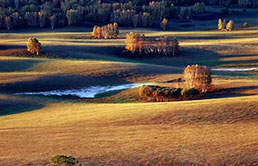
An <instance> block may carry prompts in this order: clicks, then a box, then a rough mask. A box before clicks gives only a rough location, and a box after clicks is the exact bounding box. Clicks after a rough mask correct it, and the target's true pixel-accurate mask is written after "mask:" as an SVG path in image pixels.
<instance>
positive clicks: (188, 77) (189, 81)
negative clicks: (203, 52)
mask: <svg viewBox="0 0 258 166" xmlns="http://www.w3.org/2000/svg"><path fill="white" fill-rule="evenodd" d="M183 80H184V88H185V89H192V88H194V89H197V90H199V92H207V91H208V90H209V88H210V86H211V82H212V78H211V73H210V70H209V69H208V67H207V66H200V65H192V66H189V65H188V66H187V67H186V68H185V69H184V73H183Z"/></svg>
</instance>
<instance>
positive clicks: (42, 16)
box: [38, 11, 47, 28]
mask: <svg viewBox="0 0 258 166" xmlns="http://www.w3.org/2000/svg"><path fill="white" fill-rule="evenodd" d="M38 17H39V18H38V21H39V27H40V28H43V27H45V25H46V19H47V14H46V12H43V11H40V12H38Z"/></svg>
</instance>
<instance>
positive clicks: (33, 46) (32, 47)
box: [27, 37, 41, 55]
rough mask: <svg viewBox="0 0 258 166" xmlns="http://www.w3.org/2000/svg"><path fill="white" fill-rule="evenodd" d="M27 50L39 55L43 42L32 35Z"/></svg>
mask: <svg viewBox="0 0 258 166" xmlns="http://www.w3.org/2000/svg"><path fill="white" fill-rule="evenodd" d="M27 50H28V51H29V52H31V53H33V54H35V53H37V55H39V53H40V51H41V43H40V42H39V41H38V39H36V38H34V37H30V38H29V40H28V43H27Z"/></svg>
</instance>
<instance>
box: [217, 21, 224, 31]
mask: <svg viewBox="0 0 258 166" xmlns="http://www.w3.org/2000/svg"><path fill="white" fill-rule="evenodd" d="M222 29H223V22H222V20H221V19H219V21H218V30H222Z"/></svg>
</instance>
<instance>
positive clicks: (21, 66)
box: [0, 60, 40, 72]
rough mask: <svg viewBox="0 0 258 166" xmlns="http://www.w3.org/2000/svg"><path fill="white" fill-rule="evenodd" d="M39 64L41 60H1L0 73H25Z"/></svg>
mask: <svg viewBox="0 0 258 166" xmlns="http://www.w3.org/2000/svg"><path fill="white" fill-rule="evenodd" d="M39 63H40V61H39V60H0V72H17V71H25V70H27V69H29V68H31V67H33V66H35V65H37V64H39Z"/></svg>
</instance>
